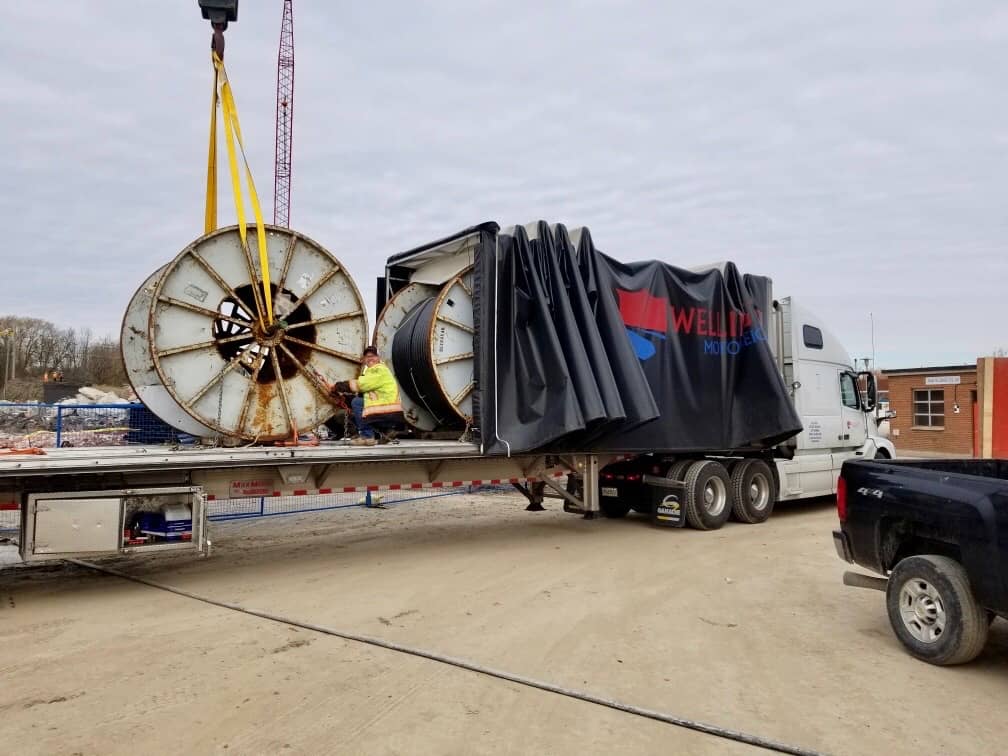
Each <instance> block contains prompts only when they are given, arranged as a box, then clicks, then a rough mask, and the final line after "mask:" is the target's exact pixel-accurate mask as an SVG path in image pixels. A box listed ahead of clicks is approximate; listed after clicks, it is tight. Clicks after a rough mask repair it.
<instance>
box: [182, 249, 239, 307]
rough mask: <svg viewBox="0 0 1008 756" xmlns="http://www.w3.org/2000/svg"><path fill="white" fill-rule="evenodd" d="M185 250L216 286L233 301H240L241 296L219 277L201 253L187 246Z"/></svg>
mask: <svg viewBox="0 0 1008 756" xmlns="http://www.w3.org/2000/svg"><path fill="white" fill-rule="evenodd" d="M186 251H187V252H188V253H189V254H190V256H191V257H192V258H193V259H194V260H195V261H196V262H198V263H199V264H200V267H202V268H203V270H205V271H206V272H207V275H208V276H210V278H212V279H213V280H214V282H215V283H216V284H217V285H218V286H220V287H221V288H222V289H224V291H226V292H227V293H228V294H230V295H231V298H232V299H233V300H234V301H235V302H241V301H242V299H241V297H239V296H238V292H236V291H235V290H234V289H232V288H231V285H230V284H229V283H228V282H227V281H225V280H224V279H223V278H222V277H221V275H220V273H218V272H217V271H216V270H214V269H213V267H211V265H210V263H208V262H207V261H206V259H205V258H204V257H203V255H201V254H200V253H199V252H197V251H196V250H195V249H193V248H189V249H188V250H186Z"/></svg>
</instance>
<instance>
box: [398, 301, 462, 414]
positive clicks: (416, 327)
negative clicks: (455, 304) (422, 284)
mask: <svg viewBox="0 0 1008 756" xmlns="http://www.w3.org/2000/svg"><path fill="white" fill-rule="evenodd" d="M437 299H438V298H437V297H431V298H430V299H425V300H424V301H423V302H420V304H418V305H416V306H415V307H414V308H413V309H412V310H410V311H409V312H408V313H407V314H406V318H405V319H404V320H403V322H402V325H400V326H399V329H398V330H397V331H396V334H395V336H394V337H393V338H392V370H393V371H394V372H395V375H396V378H397V379H398V380H399V388H400V389H401V390H402V391H403V392H405V393H406V395H407V396H409V398H410V399H412V400H413V401H414V402H416V403H417V404H419V405H420V406H422V407H426V408H427V411H428V412H430V413H431V414H432V415H433V416H434V419H435V420H436V421H437V423H438V425H442V426H457V425H459V424H460V423H461V418H459V416H458V413H457V412H455V409H454V407H452V405H451V403H450V402H449V401H448V398H447V397H446V396H445V395H444V391H442V390H441V385H440V384H439V383H438V379H437V372H436V370H435V368H434V362H433V357H432V354H431V345H430V338H431V324H432V323H433V321H434V318H435V317H436V316H437V312H436V306H437Z"/></svg>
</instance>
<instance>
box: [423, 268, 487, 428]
mask: <svg viewBox="0 0 1008 756" xmlns="http://www.w3.org/2000/svg"><path fill="white" fill-rule="evenodd" d="M434 312H435V314H434V318H433V319H432V320H431V330H430V350H431V364H432V365H433V366H434V374H435V379H436V380H437V383H438V387H439V388H440V389H441V391H442V393H443V394H444V397H445V399H447V400H448V402H449V404H451V406H452V407H453V408H454V409H455V411H456V412H457V413H458V415H459V417H461V418H462V419H463V420H465V421H466V422H467V423H469V422H472V414H473V412H472V400H473V391H474V390H475V389H476V378H475V355H474V353H473V337H474V336H475V334H476V328H475V325H474V319H473V266H471V265H470V266H469V267H468V268H466V269H465V270H463V271H462V272H461V273H459V274H458V275H457V276H455V277H454V278H453V279H451V280H450V281H449V282H448V283H447V284H445V285H444V287H443V288H442V289H441V292H440V293H439V294H438V296H437V302H436V303H435V305H434Z"/></svg>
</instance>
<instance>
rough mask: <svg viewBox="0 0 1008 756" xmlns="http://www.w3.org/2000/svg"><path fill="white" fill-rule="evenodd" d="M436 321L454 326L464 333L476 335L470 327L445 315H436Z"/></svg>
mask: <svg viewBox="0 0 1008 756" xmlns="http://www.w3.org/2000/svg"><path fill="white" fill-rule="evenodd" d="M437 319H438V320H440V321H441V322H442V323H447V324H448V325H451V326H455V327H456V328H461V329H462V330H463V331H465V332H466V333H476V329H475V328H473V327H472V326H468V325H466V324H465V323H460V322H458V321H457V320H454V319H452V318H449V317H448V316H447V315H438V316H437Z"/></svg>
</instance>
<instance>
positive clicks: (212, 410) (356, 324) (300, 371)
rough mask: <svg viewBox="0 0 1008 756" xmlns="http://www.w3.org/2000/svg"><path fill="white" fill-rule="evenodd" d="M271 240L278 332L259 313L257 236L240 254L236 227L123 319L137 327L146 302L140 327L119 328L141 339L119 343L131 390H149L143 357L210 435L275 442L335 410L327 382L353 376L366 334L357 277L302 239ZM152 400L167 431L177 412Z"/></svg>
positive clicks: (167, 271) (168, 269) (152, 284)
mask: <svg viewBox="0 0 1008 756" xmlns="http://www.w3.org/2000/svg"><path fill="white" fill-rule="evenodd" d="M266 240H267V246H268V252H269V261H270V278H271V281H272V282H273V283H272V284H271V296H272V297H273V308H274V314H275V319H276V323H274V324H272V325H270V324H265V325H264V324H263V323H262V318H261V316H260V313H261V312H263V311H264V309H265V303H264V302H263V289H262V279H261V274H260V271H259V268H258V259H259V254H258V249H257V247H256V238H255V234H254V233H250V234H249V235H248V245H249V246H248V248H245V247H243V246H242V243H241V238H240V235H239V233H238V227H237V226H232V227H230V228H225V229H221V230H219V231H215V232H213V233H211V234H208V235H206V236H203V237H201V238H199V239H197V240H196V241H195V242H193V243H192V244H190V245H189V246H188V247H186V248H185V249H184V250H182V252H181V253H179V255H178V256H177V257H176V258H175V259H174V260H173V261H172V262H171V263H169V264H168V265H166V266H165V267H164V268H162V270H160V271H159V272H158V273H155V274H154V275H153V276H152V277H151V279H148V282H147V283H145V286H144V287H141V291H144V290H145V289H149V291H148V292H146V293H145V294H144V296H143V297H140V292H138V295H137V297H140V298H139V299H138V298H137V297H134V302H131V309H130V311H128V313H127V320H131V319H134V318H135V317H136V316H137V315H138V314H139V312H140V311H141V310H142V309H143V303H144V302H145V301H148V300H149V309H147V312H146V315H147V320H146V323H145V324H144V325H143V326H138V325H137V324H136V323H135V322H134V323H128V324H124V334H125V333H126V332H127V330H130V329H131V328H134V327H135V328H138V329H139V330H141V331H143V330H144V328H146V333H147V339H146V342H144V340H143V339H142V338H141V337H140V336H137V338H136V339H134V340H132V341H131V342H130V343H129V347H127V342H126V341H125V340H124V342H123V358H124V360H125V361H126V363H127V371H128V373H129V374H130V378H131V381H134V380H135V379H134V376H138V377H142V378H143V379H146V380H148V381H149V383H151V384H153V381H151V380H150V373H149V368H147V367H145V366H144V364H142V363H143V360H144V359H146V360H147V363H148V364H149V366H150V367H152V368H153V371H154V374H156V377H157V379H159V381H160V384H161V386H163V388H164V390H165V392H166V393H167V395H168V397H170V399H171V402H172V403H174V405H177V408H180V409H182V410H183V411H184V412H185V413H187V414H188V415H189V416H190V418H192V419H193V420H195V421H196V422H197V423H198V424H199V425H200V426H203V428H204V429H210V430H211V431H212V433H213V434H214V435H222V436H226V437H231V438H239V439H245V440H252V441H275V440H281V439H285V438H289V437H290V436H291V435H292V434H293V433H294V432H296V431H303V430H309V429H312V428H315V427H317V426H318V425H320V424H321V423H323V422H324V421H325V420H326V419H328V418H329V417H330V416H332V414H333V412H334V408H333V405H332V404H331V403H330V401H329V400H328V397H327V394H326V388H325V382H326V381H328V382H334V381H339V380H349V379H351V378H354V377H356V376H357V373H358V372H359V362H358V361H359V358H360V353H361V351H362V350H363V348H364V346H365V339H366V335H367V331H368V329H367V316H366V314H365V312H364V306H363V301H362V299H361V296H360V292H359V291H358V289H357V286H356V285H355V284H354V282H353V280H352V279H351V278H350V276H349V275H348V274H347V272H346V271H345V270H344V268H343V266H342V265H341V264H340V263H339V261H337V260H336V259H335V258H334V257H333V256H332V255H331V254H330V253H329V252H328V251H326V250H325V249H324V248H323V247H322V246H321V245H319V244H317V243H316V242H314V241H312V240H311V239H309V238H308V237H306V236H304V235H303V234H299V233H297V232H294V231H291V230H289V229H286V228H279V227H276V226H267V234H266ZM134 306H135V309H134ZM131 312H132V315H131V314H130V313H131ZM145 371H146V372H145ZM136 380H138V382H142V381H140V378H137V379H136ZM134 389H135V390H137V391H138V395H139V393H140V392H139V390H138V388H137V385H136V383H134ZM146 393H148V394H151V395H154V394H156V393H159V392H158V391H157V390H156V388H147V389H146ZM141 398H142V397H141ZM155 403H156V404H158V406H157V407H155V406H152V405H148V406H150V407H151V410H152V411H153V412H155V414H158V415H159V416H160V417H162V419H164V420H166V421H167V422H169V423H171V424H174V423H173V421H172V419H170V418H169V417H167V416H166V415H165V414H162V412H165V413H168V414H171V413H172V412H173V410H174V409H175V406H173V405H172V403H169V402H167V401H163V402H157V401H156V402H155ZM176 427H180V426H176ZM199 435H206V434H205V433H200V434H199Z"/></svg>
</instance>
